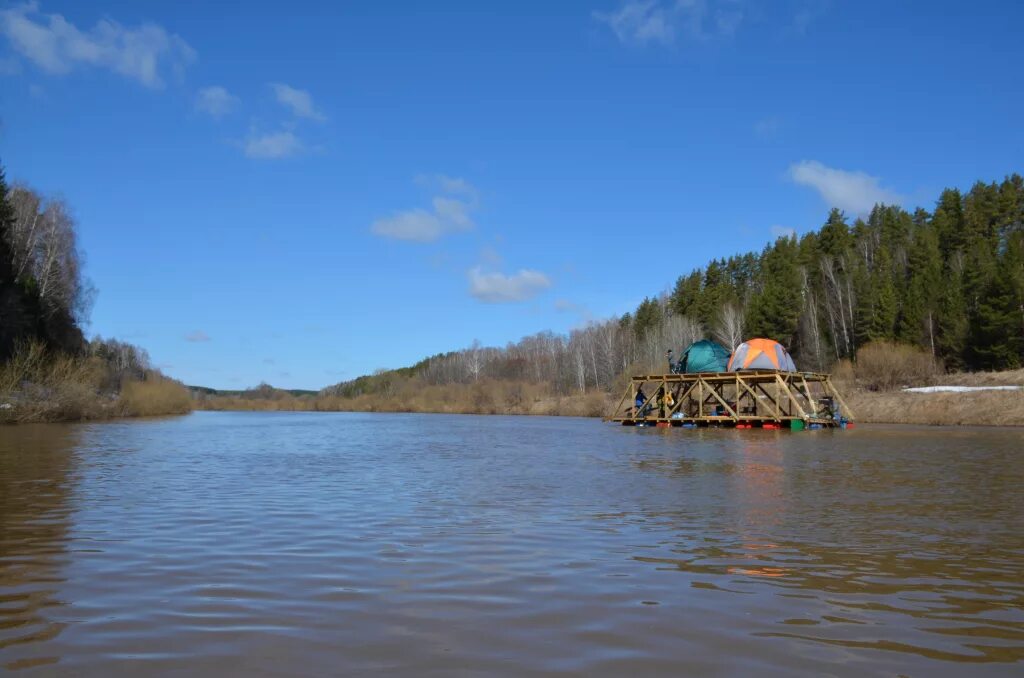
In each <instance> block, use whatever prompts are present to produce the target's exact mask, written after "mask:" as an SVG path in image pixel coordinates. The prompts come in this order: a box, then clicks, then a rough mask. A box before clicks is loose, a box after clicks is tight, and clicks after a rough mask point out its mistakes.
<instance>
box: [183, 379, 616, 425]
mask: <svg viewBox="0 0 1024 678" xmlns="http://www.w3.org/2000/svg"><path fill="white" fill-rule="evenodd" d="M613 404H614V403H612V402H611V401H610V399H609V397H608V396H607V395H605V394H604V393H601V392H591V393H587V394H580V395H573V396H559V395H556V394H552V393H550V392H549V390H548V388H547V387H546V386H544V385H540V384H533V383H529V382H519V381H498V380H481V381H479V382H477V383H475V384H467V385H459V384H452V385H445V386H437V385H430V384H424V383H422V382H420V381H419V380H415V379H413V380H409V381H407V382H405V383H402V384H400V385H398V386H397V387H396V388H395V389H394V390H393V392H392V393H390V394H376V395H362V396H357V397H355V398H342V397H340V396H318V397H295V396H284V397H280V398H275V399H259V398H246V397H240V396H206V397H203V398H200V399H198V400H197V401H196V407H197V408H198V409H203V410H254V411H264V412H266V411H283V412H287V411H300V410H303V411H317V412H429V413H438V414H523V415H557V416H580V417H600V416H603V415H605V414H607V412H608V410H609V409H610V408H611V407H612V405H613Z"/></svg>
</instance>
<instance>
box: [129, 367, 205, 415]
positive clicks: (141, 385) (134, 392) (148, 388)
mask: <svg viewBox="0 0 1024 678" xmlns="http://www.w3.org/2000/svg"><path fill="white" fill-rule="evenodd" d="M117 407H118V409H119V410H120V415H121V416H124V417H155V416H161V415H167V414H188V413H189V412H191V411H192V398H191V396H190V395H189V393H188V389H187V388H185V387H184V386H182V385H181V384H180V383H178V382H176V381H174V380H172V379H166V378H164V377H162V376H160V375H158V374H149V375H147V378H146V381H129V382H126V383H125V384H124V385H123V386H122V387H121V396H120V398H118V403H117Z"/></svg>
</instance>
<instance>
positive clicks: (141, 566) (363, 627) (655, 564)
mask: <svg viewBox="0 0 1024 678" xmlns="http://www.w3.org/2000/svg"><path fill="white" fill-rule="evenodd" d="M1022 461H1024V432H1021V431H1020V430H1012V429H1004V430H998V429H938V428H910V427H866V426H865V427H859V428H856V429H854V430H850V431H806V432H802V433H790V432H788V431H778V432H768V431H728V430H702V431H686V430H678V429H671V430H658V429H632V428H623V427H619V426H614V425H611V424H602V423H601V422H599V421H595V420H586V419H569V418H541V417H536V418H533V417H473V416H441V415H389V414H318V413H306V414H293V413H281V414H276V413H206V412H204V413H196V414H193V415H191V416H188V417H182V418H176V419H163V420H152V421H132V422H125V423H103V424H84V425H83V424H79V425H47V426H23V427H7V428H0V673H4V672H10V673H12V674H15V675H42V676H49V675H55V676H56V675H74V676H111V675H177V676H188V677H189V678H195V677H198V676H223V675H246V676H288V675H365V674H371V673H377V674H384V673H386V674H389V675H417V676H419V675H437V676H448V675H460V676H490V675H515V676H519V675H553V674H563V675H569V674H578V675H584V674H585V675H607V676H620V675H631V676H647V675H730V676H731V675H741V676H753V675H756V676H764V675H810V676H819V675H840V676H870V675H882V676H894V675H914V676H986V675H993V676H995V675H1018V676H1019V675H1024V463H1022Z"/></svg>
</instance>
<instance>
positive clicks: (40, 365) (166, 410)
mask: <svg viewBox="0 0 1024 678" xmlns="http://www.w3.org/2000/svg"><path fill="white" fill-rule="evenodd" d="M92 299H93V289H92V287H91V285H90V284H89V283H88V281H87V280H86V279H85V277H84V276H83V275H82V256H81V253H80V251H79V248H78V238H77V233H76V225H75V221H74V219H73V218H72V216H71V210H70V209H69V208H68V206H67V204H66V203H65V202H64V201H63V200H60V199H55V198H49V199H48V198H44V197H43V196H41V195H40V194H39V193H38V192H36V191H34V190H32V189H31V188H29V187H28V186H25V185H21V184H15V185H14V186H8V185H7V180H6V176H5V174H4V171H3V168H2V167H0V421H38V420H64V419H83V418H97V417H107V416H131V415H150V414H170V413H178V412H183V411H188V410H189V409H190V407H191V405H190V400H189V397H188V392H187V390H186V389H185V388H184V387H183V386H182V385H181V384H179V383H177V382H175V381H173V380H170V379H167V378H166V377H164V376H163V375H162V374H160V372H159V371H158V370H155V369H154V368H153V367H152V365H151V364H150V360H149V356H148V355H147V354H146V352H145V351H144V350H143V349H140V348H138V347H136V346H132V345H131V344H126V343H124V342H120V341H117V340H113V339H102V338H100V337H96V338H94V339H93V340H92V341H86V339H85V335H84V333H83V332H82V326H83V324H84V323H85V321H86V320H87V319H88V314H89V309H90V306H91V302H92Z"/></svg>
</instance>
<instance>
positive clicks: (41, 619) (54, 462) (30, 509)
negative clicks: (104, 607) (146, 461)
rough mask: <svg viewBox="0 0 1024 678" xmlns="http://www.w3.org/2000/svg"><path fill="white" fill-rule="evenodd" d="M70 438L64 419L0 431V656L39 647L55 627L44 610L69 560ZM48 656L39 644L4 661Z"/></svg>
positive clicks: (21, 663)
mask: <svg viewBox="0 0 1024 678" xmlns="http://www.w3.org/2000/svg"><path fill="white" fill-rule="evenodd" d="M77 439H78V434H77V430H76V429H75V428H74V427H67V426H23V427H19V428H8V429H4V430H3V433H2V435H0V657H3V656H4V652H5V650H6V649H7V648H10V647H13V646H16V645H31V646H32V647H33V648H35V647H45V641H46V640H49V639H51V638H53V637H55V636H56V635H57V634H59V633H60V631H61V629H62V628H63V624H61V623H59V622H55V621H51V620H50V618H49V617H48V615H47V609H48V608H52V607H54V606H56V605H60V604H61V602H60V597H59V595H58V591H59V587H60V585H61V583H62V582H63V579H62V575H61V573H62V570H63V567H64V566H66V565H67V563H68V560H69V556H68V554H67V549H66V544H67V542H68V525H69V514H70V511H71V509H70V507H69V498H68V495H69V493H70V492H71V488H70V485H71V483H72V480H71V473H72V469H71V467H72V450H73V449H74V448H75V445H76V441H77ZM39 643H43V645H38V644H39ZM56 661H57V657H55V656H51V655H48V654H47V653H46V652H45V651H44V652H42V653H35V652H32V653H31V656H30V657H29V656H26V657H24V658H22V659H21V660H16V661H11V662H7V663H6V668H8V669H11V668H27V667H30V666H39V665H45V664H50V663H54V662H56Z"/></svg>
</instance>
